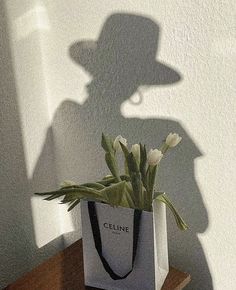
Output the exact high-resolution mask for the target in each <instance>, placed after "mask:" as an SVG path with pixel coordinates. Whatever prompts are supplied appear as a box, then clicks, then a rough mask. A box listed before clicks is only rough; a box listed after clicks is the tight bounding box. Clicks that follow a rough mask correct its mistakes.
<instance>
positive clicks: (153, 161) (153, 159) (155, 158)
mask: <svg viewBox="0 0 236 290" xmlns="http://www.w3.org/2000/svg"><path fill="white" fill-rule="evenodd" d="M162 157H163V154H162V152H161V151H160V150H158V149H154V150H153V149H150V151H149V152H148V155H147V162H148V164H149V165H150V166H155V165H157V164H158V163H159V162H160V161H161V158H162Z"/></svg>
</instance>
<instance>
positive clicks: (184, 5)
mask: <svg viewBox="0 0 236 290" xmlns="http://www.w3.org/2000/svg"><path fill="white" fill-rule="evenodd" d="M47 7H48V11H49V15H50V19H51V23H52V35H51V37H50V39H49V43H48V45H47V57H48V76H49V77H50V90H51V94H50V96H51V98H50V109H51V112H52V115H53V114H54V120H53V130H54V136H55V142H56V147H57V158H56V159H57V164H58V165H57V169H58V178H59V179H64V178H70V179H73V178H74V179H75V180H77V181H85V180H88V179H93V178H98V177H99V176H101V175H102V174H104V173H106V171H105V167H104V166H103V165H102V167H101V164H103V163H101V162H103V152H102V150H101V149H100V147H99V143H100V134H101V131H102V130H103V131H105V132H108V133H113V134H114V135H115V134H118V133H121V134H123V135H125V136H126V137H127V138H128V139H129V140H130V142H131V143H132V142H137V141H139V139H141V141H146V143H147V145H149V146H155V144H156V143H157V144H158V142H160V140H162V138H163V137H164V136H165V134H167V133H168V132H169V131H170V130H177V131H178V132H179V133H180V134H182V135H183V137H184V138H183V142H182V145H181V146H180V147H179V148H178V149H176V151H175V152H173V153H172V155H171V156H169V157H168V159H167V160H166V165H163V168H162V170H161V173H160V174H161V178H162V179H161V180H162V187H163V189H165V190H166V191H167V192H169V194H170V195H171V197H172V199H173V200H174V201H175V203H176V204H177V206H178V208H179V209H180V211H181V212H182V213H183V216H184V217H185V219H186V220H187V221H188V222H189V224H190V227H191V229H190V231H188V232H187V233H180V232H179V231H178V230H177V229H176V227H175V225H174V222H173V220H172V217H171V216H169V249H170V263H171V264H173V265H175V266H177V267H179V268H181V269H182V270H185V271H188V272H190V273H191V274H192V279H193V282H192V284H191V285H190V286H189V288H188V289H206V290H209V289H213V287H214V289H218V290H222V289H228V290H231V289H233V288H234V286H233V285H235V282H236V281H235V275H234V274H235V270H236V269H235V263H234V261H235V258H236V256H235V255H236V254H235V253H236V249H235V244H236V243H235V242H236V232H235V230H234V227H233V221H234V217H235V214H234V202H235V193H234V191H235V178H234V170H235V158H234V156H235V147H234V146H233V144H234V142H235V130H234V125H235V120H234V115H235V100H234V98H235V92H236V86H235V81H234V80H235V73H236V67H235V62H234V61H233V60H234V59H235V54H236V39H235V38H236V34H235V33H236V22H235V12H236V11H235V8H236V7H235V3H234V1H233V0H228V1H223V2H222V1H207V2H204V1H184V2H179V1H173V0H170V1H150V0H149V1H146V2H145V3H144V2H143V1H83V2H82V1H79V2H78V1H69V2H68V1H67V2H64V1H60V0H57V1H47ZM115 13H132V14H136V15H142V16H144V17H147V18H150V19H152V20H153V21H154V22H156V23H158V24H159V26H160V29H161V34H160V38H159V43H158V51H157V56H156V57H157V59H158V60H159V61H163V62H166V63H168V64H169V65H170V66H172V67H173V68H175V70H177V71H179V72H180V73H181V75H182V80H181V82H179V83H177V84H171V85H167V86H146V87H143V86H141V87H140V88H141V90H142V92H143V94H144V97H143V100H142V102H141V104H139V105H134V104H132V103H131V102H130V101H129V98H130V96H131V94H132V93H130V91H129V83H131V82H132V80H133V78H132V76H131V75H130V76H129V77H130V78H128V79H127V80H122V83H121V84H118V85H117V87H116V86H115V85H114V75H115V74H116V73H117V71H116V68H115V67H113V69H114V72H113V74H111V77H110V80H109V78H108V79H107V81H108V82H110V83H109V84H107V83H100V84H99V81H98V82H97V83H95V82H92V81H93V80H94V79H95V80H96V78H99V74H100V75H101V74H102V73H103V68H101V69H100V71H99V68H98V75H96V74H95V73H94V71H93V73H94V74H89V73H88V72H87V71H86V69H85V68H84V67H83V66H82V65H79V64H78V63H76V61H75V60H73V59H72V58H71V57H70V55H69V54H70V49H72V48H71V46H72V45H73V44H74V43H76V42H78V41H82V40H84V39H91V40H98V39H99V37H101V31H102V28H104V24H105V23H106V21H107V20H108V18H109V17H110V16H111V15H113V14H115ZM128 24H129V23H128ZM113 28H114V31H116V27H113ZM106 29H107V30H109V29H108V27H106ZM113 39H115V36H114V35H106V40H107V43H104V42H103V43H102V45H103V46H104V49H107V48H109V45H110V47H112V44H111V43H110V42H111V40H113ZM100 41H101V38H100ZM109 41H110V42H109ZM150 41H151V39H150ZM150 45H151V43H150ZM143 47H145V45H144V46H143ZM123 48H124V47H123ZM123 53H124V54H125V53H126V52H125V51H124V52H123ZM121 55H122V52H120V55H119V57H120V56H121ZM137 61H138V60H137ZM106 65H107V63H106ZM108 65H109V64H108ZM111 72H112V70H111ZM90 82H92V83H91V84H90ZM88 84H90V87H87V85H88ZM112 88H115V89H117V90H118V91H119V92H117V91H116V92H115V91H112ZM88 89H89V90H88ZM122 93H123V95H122ZM109 94H110V96H109ZM136 95H137V94H136V93H134V92H133V96H136ZM85 100H87V101H85ZM121 103H122V105H121ZM120 105H121V111H120ZM147 119H149V120H147ZM152 135H154V137H153V136H152ZM76 221H77V223H79V220H78V219H76ZM79 236H80V232H79V231H78V234H77V237H79ZM66 241H67V242H68V243H70V242H72V241H73V238H71V236H70V235H69V236H68V235H67V236H66ZM211 278H212V279H211ZM211 280H212V282H211Z"/></svg>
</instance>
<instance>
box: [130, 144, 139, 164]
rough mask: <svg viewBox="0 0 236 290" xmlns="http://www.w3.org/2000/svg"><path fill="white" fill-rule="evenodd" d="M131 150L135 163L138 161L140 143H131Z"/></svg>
mask: <svg viewBox="0 0 236 290" xmlns="http://www.w3.org/2000/svg"><path fill="white" fill-rule="evenodd" d="M131 152H132V153H133V155H134V158H135V160H136V161H137V163H140V145H139V144H134V145H132V147H131Z"/></svg>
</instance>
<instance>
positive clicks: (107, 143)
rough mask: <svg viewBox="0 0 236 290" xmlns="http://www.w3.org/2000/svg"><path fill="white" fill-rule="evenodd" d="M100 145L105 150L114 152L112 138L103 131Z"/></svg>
mask: <svg viewBox="0 0 236 290" xmlns="http://www.w3.org/2000/svg"><path fill="white" fill-rule="evenodd" d="M101 145H102V148H103V149H104V150H105V151H106V152H110V153H112V152H114V148H113V140H112V139H111V138H110V137H108V136H105V135H104V134H103V133H102V142H101Z"/></svg>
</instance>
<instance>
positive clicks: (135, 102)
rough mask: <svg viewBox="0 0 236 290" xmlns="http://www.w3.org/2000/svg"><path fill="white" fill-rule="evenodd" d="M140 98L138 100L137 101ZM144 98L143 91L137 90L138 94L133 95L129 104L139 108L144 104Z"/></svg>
mask: <svg viewBox="0 0 236 290" xmlns="http://www.w3.org/2000/svg"><path fill="white" fill-rule="evenodd" d="M137 98H138V99H137ZM143 99H144V96H143V93H142V92H141V90H139V89H138V90H137V94H135V95H133V96H132V97H131V98H129V102H130V103H131V104H132V105H135V106H138V105H141V104H142V102H143Z"/></svg>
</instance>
